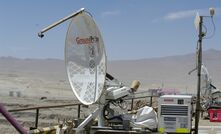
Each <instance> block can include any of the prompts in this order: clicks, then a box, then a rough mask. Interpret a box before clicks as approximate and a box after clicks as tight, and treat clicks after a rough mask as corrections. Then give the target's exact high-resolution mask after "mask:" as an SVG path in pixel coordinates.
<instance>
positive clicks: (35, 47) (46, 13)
mask: <svg viewBox="0 0 221 134" xmlns="http://www.w3.org/2000/svg"><path fill="white" fill-rule="evenodd" d="M82 7H84V8H85V9H86V10H87V11H89V12H90V13H91V14H92V15H93V17H94V19H95V21H96V23H97V25H98V27H99V29H100V31H101V33H102V35H103V39H104V43H105V47H106V52H107V56H108V59H109V60H120V59H141V58H152V57H164V56H171V55H183V54H187V53H193V52H195V48H196V41H197V31H196V30H195V27H194V18H195V14H196V12H199V14H200V15H209V10H208V9H209V8H210V7H214V8H215V9H216V13H215V16H214V22H215V25H216V33H215V35H214V36H213V38H211V39H207V40H204V42H203V49H204V50H207V49H218V50H221V38H220V37H221V36H220V35H221V2H220V1H219V0H194V1H193V0H179V1H178V0H161V1H160V0H106V1H104V0H47V1H46V0H36V1H30V0H19V1H15V0H2V1H1V3H0V17H1V20H0V27H1V30H0V35H1V36H0V56H13V57H19V58H59V59H63V55H64V50H63V49H64V42H65V36H66V31H67V27H68V23H69V22H70V21H68V22H66V23H64V24H62V25H60V26H58V27H56V28H54V29H53V30H51V31H49V32H48V33H46V34H45V38H43V39H40V38H38V37H37V33H38V32H39V31H40V30H41V29H42V28H44V27H45V26H48V25H50V24H51V23H53V22H55V21H57V20H59V19H61V18H63V17H64V16H66V15H69V14H70V13H72V12H75V11H77V10H79V9H80V8H82ZM204 22H205V23H204V25H205V27H206V28H207V35H208V36H210V35H211V34H212V33H213V25H212V23H211V19H210V18H206V19H205V20H204ZM204 30H205V29H204Z"/></svg>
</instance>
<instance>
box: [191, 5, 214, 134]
mask: <svg viewBox="0 0 221 134" xmlns="http://www.w3.org/2000/svg"><path fill="white" fill-rule="evenodd" d="M209 11H210V16H201V15H199V13H197V15H196V18H195V21H194V24H195V27H196V30H197V31H198V41H197V51H196V54H197V64H196V69H197V99H196V111H195V134H198V127H199V113H200V109H201V106H200V89H201V65H202V41H203V39H209V38H211V37H213V36H214V33H215V24H214V21H213V16H214V14H215V10H214V8H210V9H209ZM204 18H211V21H212V24H213V28H214V29H213V34H212V35H211V36H209V37H206V33H207V28H206V26H205V25H203V19H204ZM203 28H204V29H205V32H204V31H203Z"/></svg>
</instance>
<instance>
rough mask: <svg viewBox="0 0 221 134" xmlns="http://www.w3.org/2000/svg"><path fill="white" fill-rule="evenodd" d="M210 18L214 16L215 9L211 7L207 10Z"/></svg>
mask: <svg viewBox="0 0 221 134" xmlns="http://www.w3.org/2000/svg"><path fill="white" fill-rule="evenodd" d="M209 12H210V16H211V17H213V16H214V14H215V9H214V8H213V7H211V8H209Z"/></svg>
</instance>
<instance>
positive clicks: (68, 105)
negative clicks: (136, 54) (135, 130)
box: [8, 96, 158, 129]
mask: <svg viewBox="0 0 221 134" xmlns="http://www.w3.org/2000/svg"><path fill="white" fill-rule="evenodd" d="M153 97H158V96H142V97H133V98H125V99H124V100H131V110H133V108H134V100H137V99H143V98H144V99H145V98H146V99H147V98H150V99H149V106H152V103H153ZM81 105H83V104H82V103H75V104H63V105H48V106H36V107H30V108H19V109H11V110H8V111H9V112H21V111H30V110H36V114H35V126H34V127H31V128H30V129H37V128H38V119H39V112H40V109H49V108H59V107H70V106H78V108H77V111H78V112H77V117H78V118H80V115H81Z"/></svg>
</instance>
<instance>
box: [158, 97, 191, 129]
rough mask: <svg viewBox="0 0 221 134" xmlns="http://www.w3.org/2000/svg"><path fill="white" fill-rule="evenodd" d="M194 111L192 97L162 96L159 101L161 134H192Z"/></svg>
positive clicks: (159, 127)
mask: <svg viewBox="0 0 221 134" xmlns="http://www.w3.org/2000/svg"><path fill="white" fill-rule="evenodd" d="M192 111H193V106H192V96H189V95H163V96H161V97H160V98H159V101H158V120H159V123H158V131H159V132H160V133H190V132H191V127H192V121H191V120H192Z"/></svg>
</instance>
